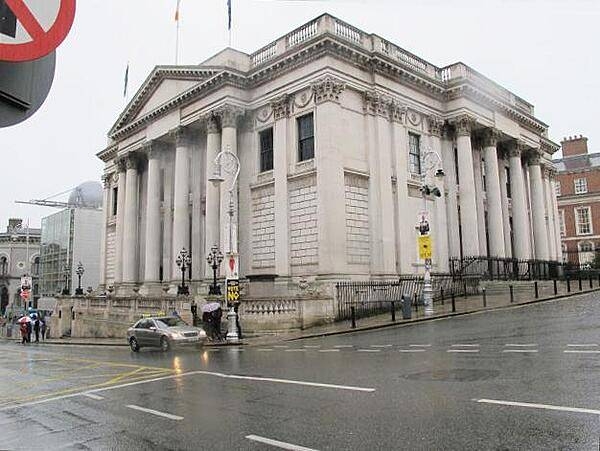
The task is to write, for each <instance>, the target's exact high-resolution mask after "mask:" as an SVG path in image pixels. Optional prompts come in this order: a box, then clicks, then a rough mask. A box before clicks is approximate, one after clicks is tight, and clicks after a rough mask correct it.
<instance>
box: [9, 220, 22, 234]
mask: <svg viewBox="0 0 600 451" xmlns="http://www.w3.org/2000/svg"><path fill="white" fill-rule="evenodd" d="M22 226H23V220H22V219H20V218H10V219H9V220H8V227H7V230H6V231H7V232H8V233H11V232H12V231H13V230H16V229H20V228H21V227H22Z"/></svg>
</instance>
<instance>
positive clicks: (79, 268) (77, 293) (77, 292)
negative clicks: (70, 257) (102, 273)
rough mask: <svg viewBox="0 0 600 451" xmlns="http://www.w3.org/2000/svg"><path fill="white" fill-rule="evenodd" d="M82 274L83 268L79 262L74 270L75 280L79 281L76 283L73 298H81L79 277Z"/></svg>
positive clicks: (81, 290) (81, 291) (81, 289)
mask: <svg viewBox="0 0 600 451" xmlns="http://www.w3.org/2000/svg"><path fill="white" fill-rule="evenodd" d="M84 272H85V268H84V267H83V265H82V264H81V262H79V263H78V264H77V269H76V270H75V274H77V278H78V279H79V282H78V283H77V289H76V290H75V296H83V288H81V277H82V276H83V273H84Z"/></svg>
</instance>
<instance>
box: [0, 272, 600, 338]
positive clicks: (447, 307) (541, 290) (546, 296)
mask: <svg viewBox="0 0 600 451" xmlns="http://www.w3.org/2000/svg"><path fill="white" fill-rule="evenodd" d="M591 285H592V288H590V283H589V281H588V280H585V281H582V284H581V288H582V289H581V291H580V290H579V282H578V280H575V281H571V284H570V289H571V291H570V292H569V291H568V288H567V284H566V283H565V282H559V283H558V284H557V295H554V287H553V284H552V282H551V281H550V282H539V283H538V298H537V299H536V298H535V285H534V282H515V283H513V284H512V286H513V289H512V292H513V294H512V301H513V302H511V296H510V288H509V285H508V284H490V285H488V286H487V287H486V294H485V307H484V295H483V294H479V295H473V296H468V297H465V296H455V299H454V311H453V307H452V298H451V297H450V296H449V297H447V298H445V299H444V300H443V301H436V303H435V306H434V314H433V315H432V316H425V314H424V311H423V307H422V306H420V307H419V308H418V309H415V308H413V309H412V311H411V313H412V317H411V319H407V320H403V319H402V312H401V311H400V310H397V311H396V321H394V322H392V320H391V312H387V313H384V314H379V315H373V316H369V317H365V318H361V317H358V318H357V319H356V328H354V329H353V328H352V327H351V321H350V320H344V321H338V322H335V323H330V324H324V325H322V326H316V327H312V328H310V329H306V330H302V331H292V332H289V333H281V334H274V335H261V336H251V337H245V338H244V339H243V340H241V341H240V342H239V343H228V342H223V343H210V342H207V343H205V344H204V346H207V347H219V346H232V345H250V346H264V345H267V344H271V343H279V342H283V341H292V340H300V339H305V338H317V337H325V336H330V335H339V334H346V333H352V332H356V331H366V330H373V329H379V328H384V327H393V326H399V325H409V324H415V323H419V322H423V321H432V320H436V319H441V318H449V317H453V316H461V315H468V314H471V313H476V312H483V311H493V310H499V309H504V308H511V307H515V306H519V305H521V306H522V305H528V304H535V303H538V302H545V301H551V300H554V299H562V298H568V297H577V296H579V295H582V294H587V293H593V292H599V291H600V282H599V281H597V280H594V281H592V283H591ZM242 324H243V322H242ZM0 340H5V341H15V342H20V341H21V339H20V337H19V338H5V337H3V338H0ZM32 345H33V346H39V345H42V346H43V345H76V346H117V347H127V346H128V344H127V341H126V340H125V338H52V339H48V340H46V341H43V342H42V341H41V342H40V343H39V344H35V343H33V344H32Z"/></svg>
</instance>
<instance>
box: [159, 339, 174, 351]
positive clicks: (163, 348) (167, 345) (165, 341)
mask: <svg viewBox="0 0 600 451" xmlns="http://www.w3.org/2000/svg"><path fill="white" fill-rule="evenodd" d="M170 348H171V343H169V340H168V339H167V337H162V338H161V339H160V349H161V351H163V352H167V351H168V350H169V349H170Z"/></svg>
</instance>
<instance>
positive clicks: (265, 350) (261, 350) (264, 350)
mask: <svg viewBox="0 0 600 451" xmlns="http://www.w3.org/2000/svg"><path fill="white" fill-rule="evenodd" d="M257 351H260V352H271V351H273V350H272V349H269V348H260V349H257Z"/></svg>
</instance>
